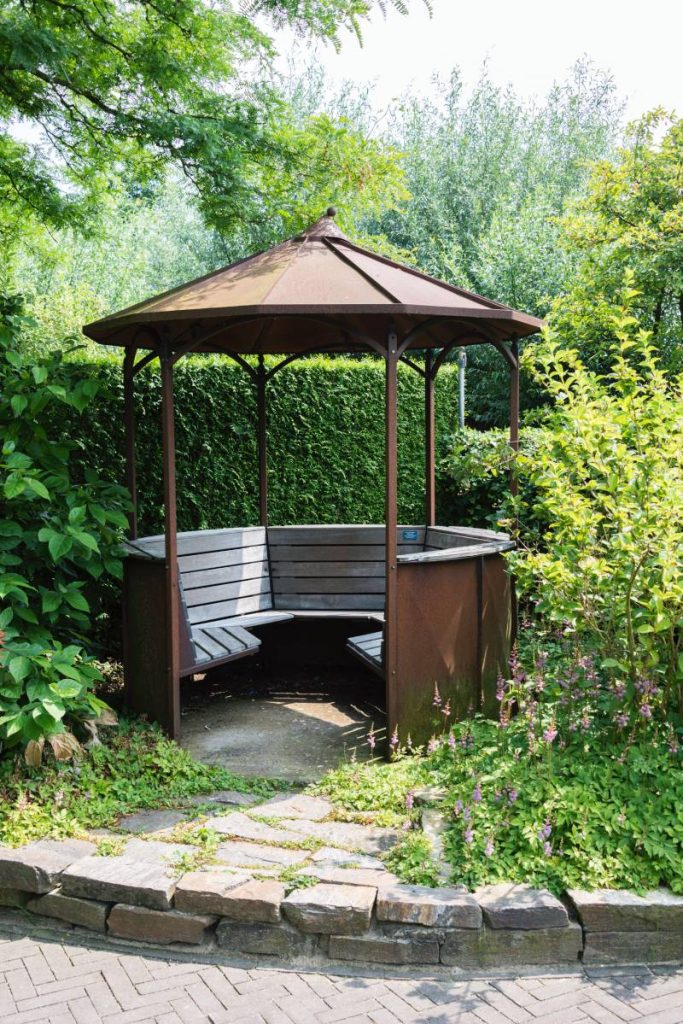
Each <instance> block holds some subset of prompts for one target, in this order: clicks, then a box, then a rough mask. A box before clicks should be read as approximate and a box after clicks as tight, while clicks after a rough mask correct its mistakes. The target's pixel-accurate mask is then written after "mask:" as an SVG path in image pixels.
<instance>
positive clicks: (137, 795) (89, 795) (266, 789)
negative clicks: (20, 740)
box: [0, 719, 274, 846]
mask: <svg viewBox="0 0 683 1024" xmlns="http://www.w3.org/2000/svg"><path fill="white" fill-rule="evenodd" d="M222 789H223V790H224V789H232V790H238V791H240V792H255V793H258V794H261V795H263V796H264V797H265V796H268V795H270V794H271V793H272V792H273V791H274V786H273V784H272V783H270V782H268V781H266V780H263V779H245V778H242V777H241V776H236V775H234V774H233V773H232V772H229V771H227V770H226V769H225V768H221V767H220V766H218V765H205V764H201V763H200V762H198V761H196V760H195V759H194V758H193V757H192V756H191V755H190V754H188V753H187V751H185V750H183V749H182V748H181V747H179V746H178V744H177V743H174V742H173V741H172V740H169V739H167V738H166V737H165V736H164V735H163V733H162V732H161V730H160V729H158V728H157V727H156V726H149V725H145V724H144V723H141V722H137V721H128V720H125V719H124V720H122V721H121V722H120V723H119V727H118V729H117V731H116V733H115V734H114V735H111V736H109V737H107V738H105V742H103V743H100V744H97V745H95V746H92V747H91V748H89V749H87V750H83V751H82V752H81V753H80V755H79V756H78V758H77V759H76V760H75V761H72V762H69V763H67V764H65V763H60V762H58V761H56V760H55V759H52V760H51V761H50V762H49V763H48V764H46V765H44V766H43V767H42V768H40V769H38V768H31V767H29V766H27V765H26V764H24V763H23V762H22V761H21V759H19V758H15V759H14V760H9V759H5V760H4V761H3V762H1V763H0V842H2V843H9V844H11V845H12V846H19V845H21V844H22V843H26V842H28V841H29V840H31V839H40V838H43V837H45V836H51V837H53V838H64V837H67V836H76V837H78V836H82V835H83V834H84V833H85V832H87V831H88V830H89V829H95V828H111V827H114V826H115V825H116V821H117V819H118V817H119V816H120V815H122V814H130V813H132V812H134V811H138V810H141V809H143V808H158V807H177V806H181V805H182V804H183V803H184V802H185V801H186V800H187V798H189V797H194V796H198V795H201V794H209V793H212V792H215V791H217V790H222ZM200 809H201V807H200ZM194 810H195V812H196V811H197V808H196V807H195V808H194Z"/></svg>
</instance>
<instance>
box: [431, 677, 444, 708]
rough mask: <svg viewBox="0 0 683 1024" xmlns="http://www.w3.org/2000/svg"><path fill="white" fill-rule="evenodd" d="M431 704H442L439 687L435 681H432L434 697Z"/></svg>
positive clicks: (436, 705)
mask: <svg viewBox="0 0 683 1024" xmlns="http://www.w3.org/2000/svg"><path fill="white" fill-rule="evenodd" d="M432 704H433V705H434V707H435V708H440V707H441V705H442V704H443V701H442V699H441V694H440V693H439V687H438V685H437V684H436V683H434V699H433V700H432Z"/></svg>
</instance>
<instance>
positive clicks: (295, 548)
mask: <svg viewBox="0 0 683 1024" xmlns="http://www.w3.org/2000/svg"><path fill="white" fill-rule="evenodd" d="M424 540H425V530H424V527H421V526H401V527H399V529H398V544H399V553H400V554H409V553H412V552H415V551H422V550H423V547H424ZM268 548H269V554H270V571H271V578H272V587H273V607H274V608H286V609H291V610H292V611H296V610H300V611H308V610H312V611H318V610H323V611H333V610H334V611H356V610H358V611H381V610H382V609H383V608H384V589H385V581H384V572H385V569H384V527H383V526H271V527H269V528H268Z"/></svg>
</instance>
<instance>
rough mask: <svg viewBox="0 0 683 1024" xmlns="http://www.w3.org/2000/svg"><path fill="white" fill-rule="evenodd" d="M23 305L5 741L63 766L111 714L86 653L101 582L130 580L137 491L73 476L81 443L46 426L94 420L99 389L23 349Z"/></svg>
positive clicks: (8, 345)
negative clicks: (125, 574)
mask: <svg viewBox="0 0 683 1024" xmlns="http://www.w3.org/2000/svg"><path fill="white" fill-rule="evenodd" d="M24 323H25V319H24V317H23V314H22V308H21V303H20V301H19V300H17V299H14V298H8V297H3V298H2V299H1V302H0V426H1V429H2V451H1V453H0V488H1V489H2V497H3V501H2V509H1V511H0V629H1V630H2V646H1V648H0V744H1V748H2V751H3V752H4V751H6V750H10V749H12V748H14V747H23V748H25V752H26V754H25V756H26V758H27V760H28V761H29V762H30V763H34V764H37V763H40V760H41V757H42V752H43V746H44V743H45V741H46V740H47V741H48V742H49V743H50V745H51V746H52V749H53V751H54V753H55V756H56V757H58V758H60V759H66V758H68V757H70V756H71V755H72V754H73V753H74V751H75V750H77V749H78V740H77V738H76V736H75V735H74V733H73V731H72V728H73V726H74V724H75V723H77V722H83V721H84V720H86V719H96V718H98V717H99V716H101V715H102V713H103V712H104V711H105V709H106V705H104V704H103V703H102V702H101V701H99V700H97V699H96V697H95V696H94V694H93V692H92V686H93V682H94V681H95V680H96V679H97V678H99V675H98V672H97V671H96V669H95V668H94V666H93V664H92V662H91V660H90V659H89V657H88V655H87V654H86V653H85V646H86V645H87V641H88V631H89V629H90V626H91V616H92V611H93V601H94V599H95V594H94V588H93V584H94V583H95V582H97V581H100V580H101V579H102V578H103V577H106V576H107V575H111V576H115V577H120V575H121V562H120V558H119V541H120V537H121V532H122V530H123V529H124V528H125V526H126V516H125V509H126V508H127V502H128V499H127V496H126V492H125V490H124V489H123V488H122V487H120V486H117V485H115V484H110V483H107V482H105V481H103V480H101V479H100V478H99V477H98V476H97V474H96V473H95V471H94V470H92V469H89V468H86V469H85V470H84V475H83V479H81V480H79V481H77V480H75V479H74V477H73V474H72V473H71V471H70V458H71V455H72V452H73V450H74V447H75V442H73V441H69V440H64V439H60V440H59V441H56V440H55V439H54V434H51V431H50V430H49V429H46V424H48V423H53V422H54V421H55V420H56V419H58V418H59V415H60V409H66V408H69V409H73V410H76V411H77V412H78V414H79V415H81V416H82V415H83V414H84V413H85V411H86V410H87V408H88V406H89V405H90V403H91V401H92V399H93V398H94V396H95V393H96V390H97V385H96V383H95V382H94V381H93V380H91V379H89V378H87V377H85V376H84V375H83V374H82V373H79V372H74V369H73V368H72V367H69V366H68V365H67V364H65V363H64V362H63V361H62V358H61V356H60V355H59V354H58V353H55V354H52V355H50V356H49V357H48V358H45V359H41V360H33V359H31V358H28V357H27V356H26V355H25V354H24V352H23V351H22V345H21V329H22V326H23V325H24Z"/></svg>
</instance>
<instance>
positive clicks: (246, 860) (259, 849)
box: [215, 836, 310, 868]
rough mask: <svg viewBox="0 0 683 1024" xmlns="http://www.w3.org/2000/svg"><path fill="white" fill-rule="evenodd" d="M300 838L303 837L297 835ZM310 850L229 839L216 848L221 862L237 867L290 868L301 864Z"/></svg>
mask: <svg viewBox="0 0 683 1024" xmlns="http://www.w3.org/2000/svg"><path fill="white" fill-rule="evenodd" d="M297 839H298V840H300V839H301V837H300V836H297ZM309 856H310V854H309V851H308V850H302V849H285V848H283V847H279V846H267V845H266V844H265V843H247V842H233V841H230V840H229V841H228V842H224V843H221V845H220V846H219V848H218V850H216V853H215V857H216V860H218V861H220V863H221V864H233V865H235V866H236V867H253V868H264V867H265V868H269V867H273V866H277V867H283V868H289V867H292V866H293V865H294V864H301V863H302V862H303V861H305V860H306V858H307V857H309Z"/></svg>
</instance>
